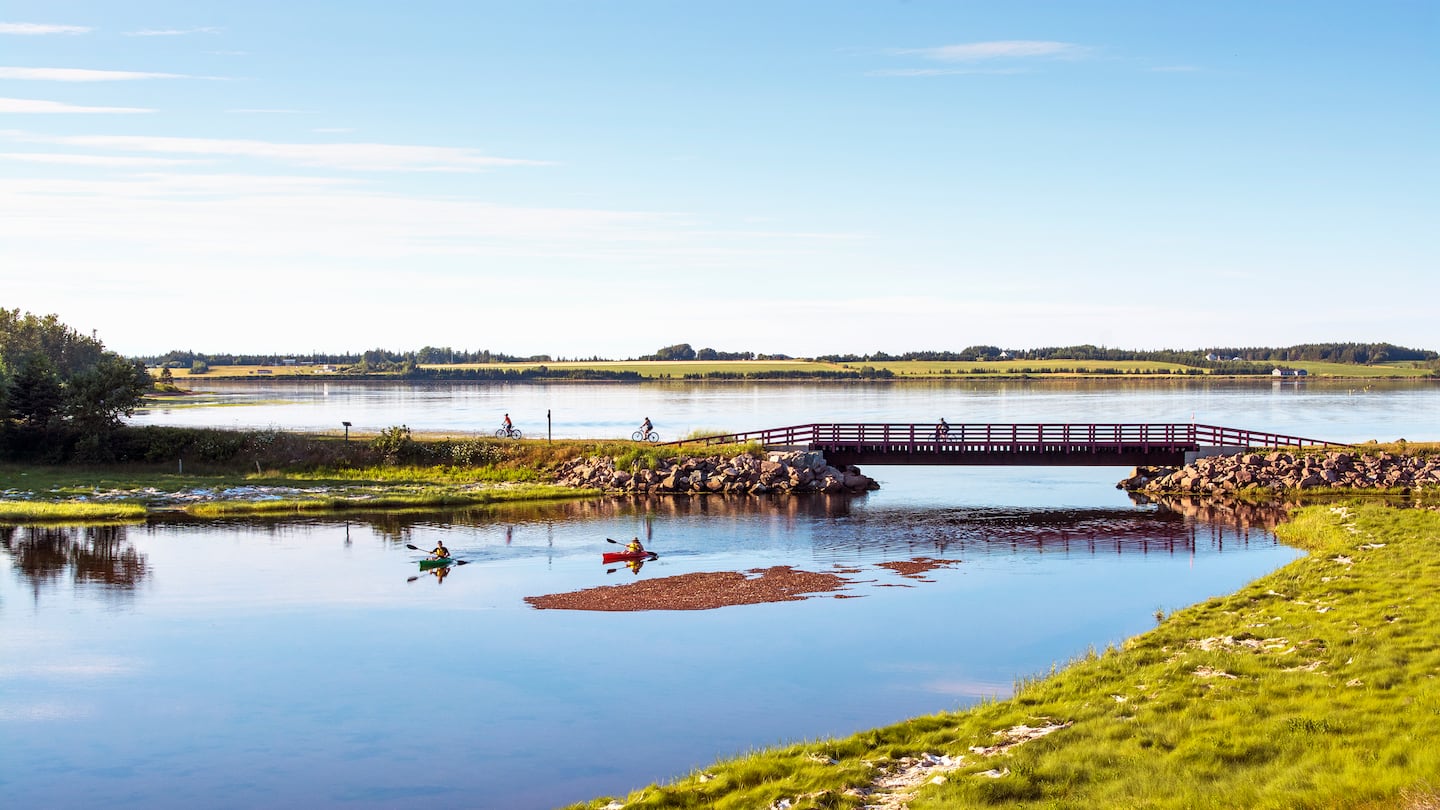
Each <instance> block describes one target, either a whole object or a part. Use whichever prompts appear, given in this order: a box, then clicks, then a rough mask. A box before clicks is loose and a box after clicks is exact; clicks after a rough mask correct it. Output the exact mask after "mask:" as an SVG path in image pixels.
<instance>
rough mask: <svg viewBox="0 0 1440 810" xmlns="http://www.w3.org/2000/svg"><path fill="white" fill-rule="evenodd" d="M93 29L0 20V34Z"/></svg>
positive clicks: (82, 26)
mask: <svg viewBox="0 0 1440 810" xmlns="http://www.w3.org/2000/svg"><path fill="white" fill-rule="evenodd" d="M94 30H95V29H93V28H91V27H89V26H87V25H47V24H45V23H7V22H0V34H16V35H19V36H28V37H34V36H44V35H46V34H88V33H90V32H91V31H94Z"/></svg>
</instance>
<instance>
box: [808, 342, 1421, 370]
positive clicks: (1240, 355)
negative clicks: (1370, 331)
mask: <svg viewBox="0 0 1440 810" xmlns="http://www.w3.org/2000/svg"><path fill="white" fill-rule="evenodd" d="M815 359H816V360H823V361H827V362H832V363H875V362H887V361H888V362H894V361H902V360H931V361H950V362H977V361H994V360H1111V361H1118V360H1149V361H1153V362H1159V363H1176V364H1181V365H1189V366H1200V367H1214V366H1219V365H1223V364H1226V363H1236V362H1245V363H1284V362H1296V361H1301V360H1306V361H1312V362H1332V363H1356V364H1360V365H1368V364H1372V363H1385V362H1394V361H1415V362H1434V361H1435V360H1437V359H1440V354H1437V353H1436V352H1433V351H1430V350H1428V349H1410V348H1406V347H1404V346H1396V345H1394V344H1391V343H1304V344H1300V345H1296V346H1285V347H1278V348H1277V347H1255V346H1252V347H1246V348H1234V347H1216V348H1211V349H1156V350H1143V349H1116V348H1108V347H1103V346H1094V345H1090V344H1082V345H1078V346H1048V347H1043V348H1038V349H1002V348H1000V347H999V346H969V347H966V348H965V349H962V350H960V351H958V352H953V351H916V352H902V353H900V354H888V353H886V352H875V353H874V354H832V355H823V356H820V357H816V358H815Z"/></svg>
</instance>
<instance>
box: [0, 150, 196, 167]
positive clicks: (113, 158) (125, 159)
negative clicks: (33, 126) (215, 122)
mask: <svg viewBox="0 0 1440 810" xmlns="http://www.w3.org/2000/svg"><path fill="white" fill-rule="evenodd" d="M0 160H14V161H19V162H21V163H49V164H55V165H60V166H95V167H100V168H113V169H163V168H168V167H173V166H191V165H196V164H202V163H209V162H210V161H207V160H203V159H199V158H195V159H188V158H159V157H134V156H133V155H78V154H72V153H68V152H66V153H60V152H0Z"/></svg>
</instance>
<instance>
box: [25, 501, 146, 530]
mask: <svg viewBox="0 0 1440 810" xmlns="http://www.w3.org/2000/svg"><path fill="white" fill-rule="evenodd" d="M145 514H146V509H145V507H144V506H142V505H141V504H138V503H76V502H65V503H52V502H46V501H7V500H0V523H27V524H28V523H69V524H74V523H93V522H97V521H99V522H110V521H121V522H129V521H133V520H139V519H142V518H144V517H145Z"/></svg>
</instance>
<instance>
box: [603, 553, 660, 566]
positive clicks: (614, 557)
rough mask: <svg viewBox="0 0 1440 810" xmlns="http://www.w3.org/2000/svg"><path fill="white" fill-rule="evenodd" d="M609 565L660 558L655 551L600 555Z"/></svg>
mask: <svg viewBox="0 0 1440 810" xmlns="http://www.w3.org/2000/svg"><path fill="white" fill-rule="evenodd" d="M600 556H601V558H602V559H604V560H605V562H607V563H613V562H629V561H630V560H653V559H655V558H656V557H658V556H660V555H659V554H656V553H655V552H653V551H607V552H605V553H604V554H601V555H600Z"/></svg>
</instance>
